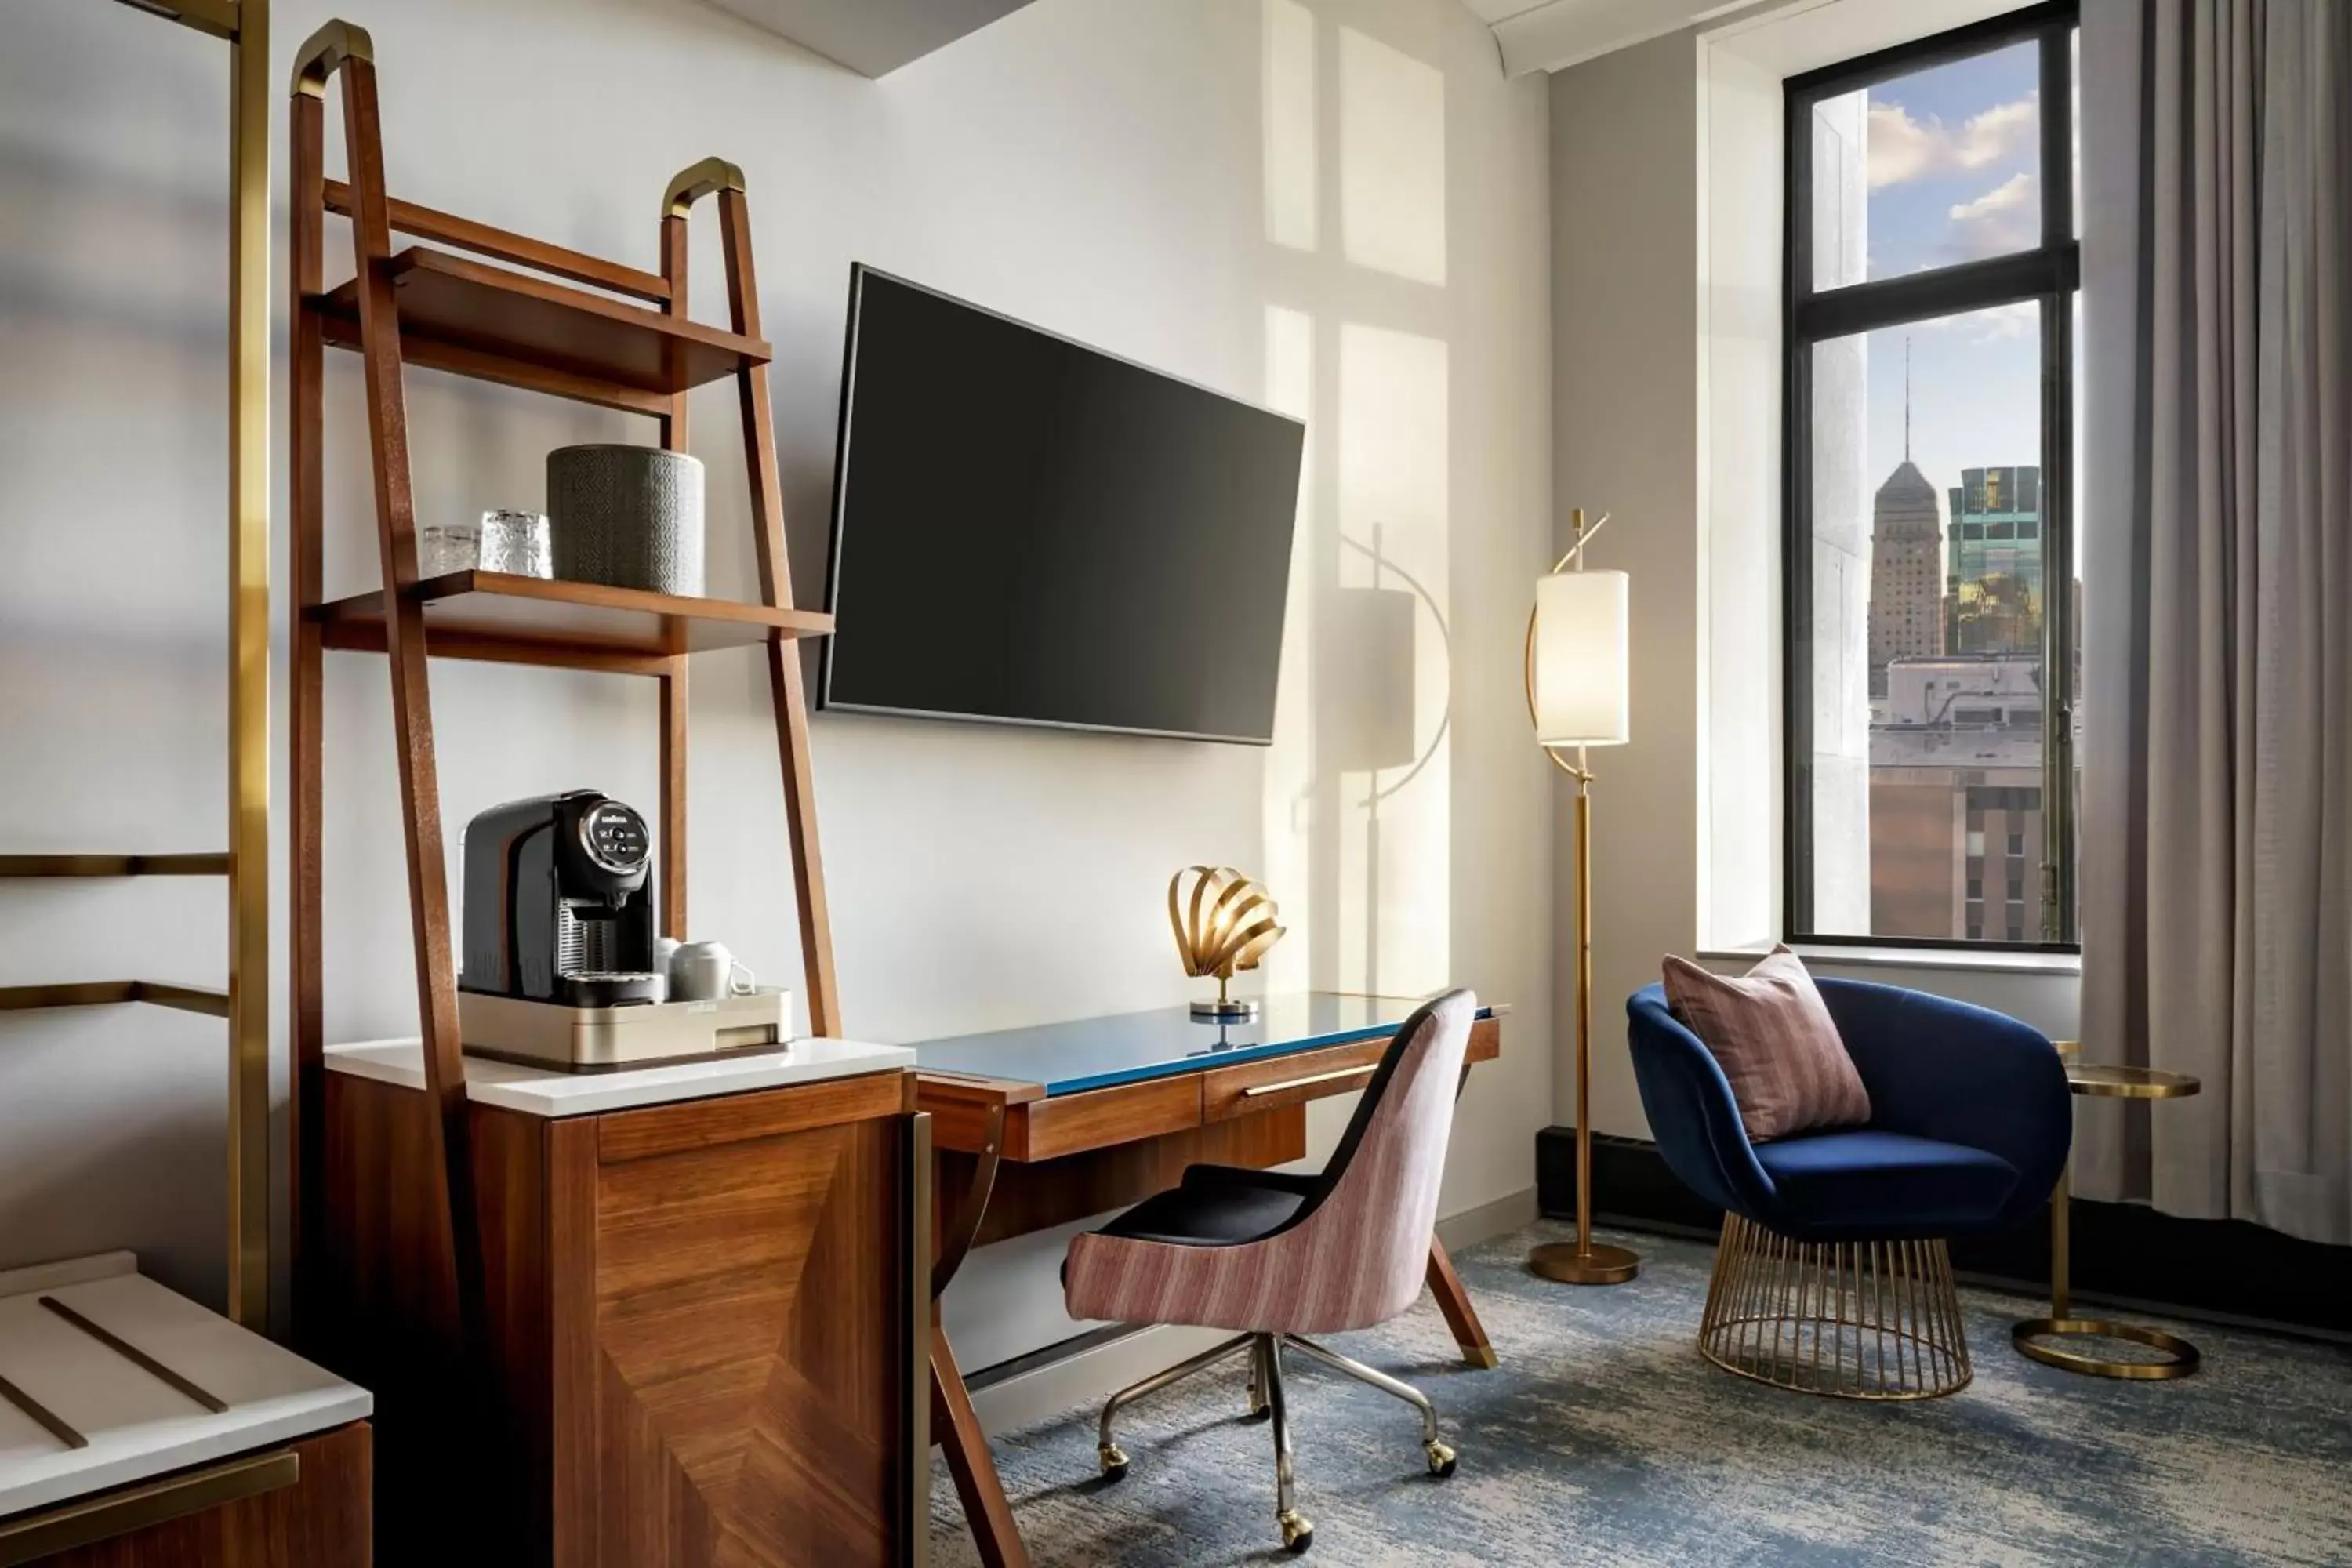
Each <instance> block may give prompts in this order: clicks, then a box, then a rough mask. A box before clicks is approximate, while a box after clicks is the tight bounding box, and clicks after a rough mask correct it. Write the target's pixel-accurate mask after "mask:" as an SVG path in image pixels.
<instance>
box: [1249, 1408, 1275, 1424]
mask: <svg viewBox="0 0 2352 1568" xmlns="http://www.w3.org/2000/svg"><path fill="white" fill-rule="evenodd" d="M1273 1414H1274V1406H1272V1405H1251V1406H1250V1407H1249V1410H1248V1412H1247V1413H1246V1414H1244V1415H1243V1416H1242V1419H1243V1420H1244V1421H1263V1420H1265V1418H1266V1417H1267V1416H1269V1415H1273Z"/></svg>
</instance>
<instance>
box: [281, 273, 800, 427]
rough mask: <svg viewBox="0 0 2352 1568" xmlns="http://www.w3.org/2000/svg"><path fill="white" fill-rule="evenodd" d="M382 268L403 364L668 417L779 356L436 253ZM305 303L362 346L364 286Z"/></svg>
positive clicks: (598, 297) (340, 339) (331, 336)
mask: <svg viewBox="0 0 2352 1568" xmlns="http://www.w3.org/2000/svg"><path fill="white" fill-rule="evenodd" d="M383 265H384V267H385V268H386V269H387V271H388V272H389V273H390V274H391V277H392V283H393V290H394V297H395V298H396V300H398V302H399V307H400V329H401V331H400V336H401V354H402V357H403V358H404V359H405V360H408V361H411V362H413V363H416V364H421V365H427V366H431V367H433V368H436V369H439V370H446V371H451V372H454V373H456V374H460V375H470V376H475V377H478V378H479V379H481V380H486V381H496V382H501V383H504V384H508V385H510V386H522V387H528V388H530V389H531V390H533V391H539V392H546V393H550V394H552V395H555V396H558V397H570V398H573V399H576V400H578V401H580V402H583V403H597V404H602V405H606V406H609V407H615V408H628V409H632V410H634V411H635V412H639V413H654V412H661V413H667V411H668V408H667V399H668V398H670V397H672V396H674V395H677V394H678V393H681V392H684V391H686V390H688V388H690V387H696V386H700V385H702V384H704V383H706V382H712V381H719V380H721V379H723V378H725V377H727V376H730V375H733V374H735V373H736V372H738V371H740V370H743V369H745V368H748V367H749V366H751V365H759V364H765V363H768V362H769V361H770V360H771V359H772V358H773V357H774V354H773V351H772V350H771V349H770V348H769V346H768V344H767V343H765V342H762V341H761V340H760V339H758V338H751V337H745V336H742V335H741V334H740V333H736V332H729V331H720V330H719V329H718V328H716V327H706V326H702V325H700V324H699V323H697V322H694V321H688V320H686V319H685V318H684V317H682V316H671V315H666V314H664V313H662V312H661V311H658V310H648V309H646V307H645V306H642V305H632V304H630V303H628V302H626V301H625V300H614V299H609V298H607V297H605V296H604V295H602V294H593V293H590V292H589V291H588V290H586V289H574V288H572V287H571V286H569V285H568V284H562V283H557V282H553V281H551V280H550V279H544V278H534V277H531V276H530V275H529V274H526V273H521V272H517V271H514V270H512V269H510V268H504V267H492V266H489V265H487V264H486V263H483V262H478V261H468V260H467V259H465V258H462V257H457V256H453V255H450V254H449V253H448V252H446V251H443V250H435V249H432V248H430V247H425V246H411V247H408V248H407V249H405V250H403V251H399V252H397V253H395V254H394V256H393V257H392V258H390V259H389V260H388V261H386V262H385V263H384V264H383ZM305 303H306V305H307V306H308V308H310V310H315V311H317V312H318V313H319V316H320V328H321V331H322V335H323V336H324V337H325V338H326V341H327V342H331V343H334V344H336V345H337V346H338V347H341V348H347V349H357V348H358V347H359V346H360V339H359V280H358V279H352V281H350V282H348V283H345V284H344V285H342V287H341V288H339V289H330V290H329V291H328V292H326V293H324V294H314V295H311V296H310V297H309V299H308V300H306V301H305ZM656 403H658V405H659V406H658V408H656V406H654V405H656Z"/></svg>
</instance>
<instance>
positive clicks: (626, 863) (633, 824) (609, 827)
mask: <svg viewBox="0 0 2352 1568" xmlns="http://www.w3.org/2000/svg"><path fill="white" fill-rule="evenodd" d="M580 847H581V848H582V849H583V850H585V851H586V852H587V855H588V858H589V859H590V860H592V861H593V862H595V863H596V864H597V865H599V866H601V867H603V868H604V869H605V870H607V871H611V872H613V873H614V874H615V875H619V876H627V875H628V874H629V873H631V872H633V871H635V870H637V869H639V868H641V867H643V866H644V865H645V863H646V857H647V856H649V855H650V854H652V852H653V836H652V834H651V833H649V832H647V831H646V819H645V818H644V817H642V816H638V815H637V814H636V812H635V810H633V809H631V808H630V807H628V806H625V805H622V804H621V803H620V802H619V801H617V800H608V801H604V802H603V803H602V804H600V805H597V806H596V808H595V809H594V810H593V811H591V812H589V813H588V814H587V815H586V816H583V817H582V818H581V819H580Z"/></svg>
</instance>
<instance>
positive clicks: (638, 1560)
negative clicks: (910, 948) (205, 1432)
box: [299, 1070, 931, 1568]
mask: <svg viewBox="0 0 2352 1568" xmlns="http://www.w3.org/2000/svg"><path fill="white" fill-rule="evenodd" d="M913 1094H914V1090H913V1079H912V1078H911V1076H910V1075H908V1074H907V1073H904V1072H902V1071H898V1070H888V1071H874V1072H866V1073H862V1074H858V1075H856V1076H850V1077H838V1078H832V1079H824V1080H822V1081H816V1082H810V1083H803V1084H796V1085H793V1086H791V1087H786V1088H780V1089H762V1090H757V1091H752V1092H744V1093H735V1094H727V1095H723V1096H720V1097H717V1098H705V1099H696V1100H683V1101H678V1102H676V1103H668V1104H659V1105H654V1106H649V1107H645V1108H639V1109H630V1110H615V1111H609V1112H604V1113H597V1114H576V1115H555V1116H551V1115H543V1114H531V1113H529V1112H527V1111H521V1110H511V1109H505V1108H502V1107H500V1106H498V1105H494V1104H484V1103H482V1102H481V1101H480V1099H479V1097H478V1095H477V1098H476V1100H474V1102H473V1103H471V1104H470V1105H469V1107H468V1110H469V1120H470V1125H471V1133H472V1137H471V1149H472V1156H473V1160H474V1171H475V1177H474V1184H475V1188H476V1194H477V1200H478V1202H477V1208H478V1214H479V1215H480V1225H481V1232H482V1247H483V1252H484V1256H485V1259H486V1265H487V1268H486V1272H487V1297H488V1307H487V1310H486V1317H487V1319H488V1322H487V1336H486V1337H487V1339H488V1344H487V1345H484V1346H478V1347H475V1348H471V1349H469V1348H468V1347H467V1346H466V1345H464V1344H462V1343H461V1341H460V1336H459V1334H458V1332H457V1306H456V1289H455V1286H454V1283H453V1279H452V1274H451V1268H450V1261H449V1259H450V1252H449V1239H448V1233H447V1224H446V1217H445V1216H444V1215H443V1214H442V1213H441V1212H440V1205H439V1194H438V1189H437V1186H436V1177H437V1174H438V1167H437V1164H436V1162H435V1161H434V1160H433V1158H432V1155H431V1142H430V1128H429V1126H428V1123H427V1121H426V1117H427V1115H428V1110H427V1104H428V1102H427V1100H426V1098H425V1095H424V1094H423V1093H422V1092H421V1091H420V1090H418V1089H411V1088H406V1087H403V1086H401V1085H399V1084H396V1083H393V1082H387V1081H382V1080H380V1079H372V1078H367V1077H362V1076H356V1075H354V1074H352V1073H349V1072H341V1071H334V1072H330V1073H329V1074H328V1075H327V1085H326V1105H325V1110H326V1121H327V1126H326V1128H325V1130H324V1131H325V1133H326V1147H327V1149H328V1151H329V1155H328V1160H327V1168H326V1172H325V1175H326V1183H325V1191H324V1193H323V1194H321V1196H322V1198H323V1201H324V1202H325V1204H326V1205H327V1208H328V1213H327V1215H325V1216H324V1218H325V1225H324V1226H323V1227H322V1228H323V1233H324V1236H325V1242H324V1248H325V1253H326V1256H325V1257H323V1258H320V1259H319V1260H318V1266H317V1267H316V1268H311V1267H310V1266H308V1265H306V1267H305V1279H306V1280H308V1281H309V1286H308V1289H309V1292H310V1300H306V1301H304V1302H302V1303H300V1304H299V1305H300V1310H301V1312H302V1315H303V1321H305V1322H306V1323H307V1324H310V1325H311V1330H310V1331H309V1333H308V1334H306V1339H307V1341H308V1348H309V1349H310V1351H311V1352H312V1353H314V1354H315V1355H317V1356H318V1357H319V1358H320V1360H321V1361H323V1362H324V1363H326V1364H328V1365H329V1366H331V1367H333V1368H335V1369H336V1370H337V1371H338V1372H340V1373H342V1374H343V1375H345V1376H348V1377H351V1378H352V1379H353V1380H355V1381H357V1382H360V1383H362V1384H365V1385H366V1386H368V1387H370V1388H372V1389H373V1390H375V1391H377V1397H378V1403H377V1430H378V1460H377V1474H378V1478H379V1482H378V1488H377V1495H378V1497H379V1498H380V1499H381V1500H383V1506H381V1507H379V1509H378V1510H377V1521H378V1529H377V1541H378V1544H379V1547H380V1549H381V1552H382V1561H383V1562H385V1563H451V1562H454V1561H456V1560H457V1559H456V1558H453V1557H452V1555H451V1553H452V1551H453V1550H455V1551H457V1552H458V1553H459V1554H460V1555H461V1556H462V1557H463V1558H464V1560H466V1561H480V1562H495V1563H501V1564H506V1563H516V1564H526V1563H551V1564H561V1565H562V1568H672V1565H675V1568H689V1565H693V1568H700V1565H703V1564H710V1563H722V1562H723V1563H743V1564H754V1565H766V1564H774V1565H777V1568H786V1565H790V1568H820V1565H821V1568H851V1565H853V1564H854V1565H858V1568H864V1565H866V1564H877V1565H879V1564H888V1563H911V1562H913V1561H915V1553H916V1549H917V1543H918V1542H919V1535H920V1532H921V1531H924V1530H926V1529H927V1528H928V1522H929V1495H928V1494H929V1465H928V1462H927V1458H928V1452H929V1441H928V1437H927V1435H926V1434H927V1418H926V1412H927V1408H928V1382H927V1379H928V1372H927V1360H926V1358H927V1356H928V1350H929V1289H928V1268H929V1262H928V1247H929V1235H928V1217H927V1216H928V1212H929V1204H930V1201H931V1199H930V1188H929V1148H928V1139H927V1125H928V1124H927V1123H925V1122H922V1121H919V1120H918V1119H917V1118H916V1117H915V1115H914V1114H913ZM919 1258H920V1259H922V1261H921V1262H920V1264H918V1259H919ZM458 1536H462V1537H463V1539H462V1540H460V1539H457V1537H458Z"/></svg>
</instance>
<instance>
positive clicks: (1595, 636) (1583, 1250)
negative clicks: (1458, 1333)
mask: <svg viewBox="0 0 2352 1568" xmlns="http://www.w3.org/2000/svg"><path fill="white" fill-rule="evenodd" d="M1573 515H1574V518H1575V522H1576V543H1575V544H1574V545H1573V546H1571V547H1570V550H1569V552H1568V553H1567V554H1565V555H1563V556H1561V557H1560V558H1559V563H1557V564H1555V565H1554V566H1553V567H1552V569H1551V571H1550V572H1549V573H1548V574H1545V575H1544V576H1542V577H1539V578H1538V579H1537V580H1536V605H1535V608H1534V609H1532V610H1530V611H1529V612H1528V653H1527V684H1528V719H1530V720H1532V721H1534V723H1535V727H1536V742H1537V744H1538V745H1540V746H1542V747H1543V749H1544V755H1546V756H1547V757H1549V758H1550V759H1551V762H1552V765H1553V766H1554V767H1557V768H1558V769H1559V771H1560V772H1562V773H1566V774H1567V775H1568V776H1569V777H1570V778H1572V779H1574V780H1575V781H1576V1240H1575V1241H1574V1242H1573V1243H1572V1244H1571V1243H1569V1242H1552V1243H1549V1244H1548V1245H1546V1246H1543V1247H1537V1248H1536V1249H1535V1250H1534V1251H1533V1252H1531V1253H1529V1254H1528V1268H1532V1269H1534V1270H1535V1271H1536V1272H1537V1273H1538V1274H1540V1275H1542V1276H1543V1277H1544V1278H1545V1279H1556V1280H1559V1282H1560V1283H1562V1284H1564V1285H1622V1284H1623V1283H1624V1282H1625V1281H1626V1280H1628V1279H1632V1278H1633V1276H1634V1274H1635V1273H1636V1272H1637V1271H1638V1270H1639V1269H1640V1268H1641V1267H1642V1260H1641V1258H1640V1257H1639V1256H1638V1255H1636V1254H1634V1253H1633V1252H1631V1251H1629V1250H1627V1249H1626V1248H1624V1247H1609V1246H1604V1245H1596V1244H1595V1243H1594V1242H1593V1239H1592V769H1591V766H1590V765H1589V764H1588V763H1586V761H1585V750H1586V748H1587V747H1591V746H1622V745H1623V744H1624V743H1625V741H1626V737H1627V734H1628V732H1629V728H1630V726H1629V722H1628V719H1629V711H1628V710H1630V709H1631V707H1632V705H1633V704H1632V694H1631V690H1630V685H1631V683H1630V681H1629V680H1628V679H1627V665H1628V662H1629V654H1628V650H1627V646H1626V645H1627V643H1628V642H1629V641H1630V640H1631V639H1630V637H1629V634H1628V624H1627V623H1628V614H1627V611H1628V601H1629V599H1630V596H1631V595H1630V592H1629V579H1628V578H1627V577H1626V575H1625V574H1624V573H1622V572H1587V571H1586V570H1585V569H1584V547H1585V545H1586V544H1587V543H1589V542H1591V539H1592V536H1593V535H1594V534H1596V533H1598V532H1600V531H1601V524H1602V523H1606V522H1607V521H1609V517H1608V514H1607V513H1605V512H1604V513H1602V514H1601V521H1600V522H1596V523H1594V524H1592V525H1591V527H1589V528H1588V527H1586V526H1585V522H1584V509H1583V508H1582V507H1579V508H1577V509H1576V511H1575V513H1574V514H1573ZM1571 746H1572V747H1574V748H1575V750H1576V761H1575V762H1573V763H1570V762H1569V761H1568V760H1567V759H1566V758H1565V757H1563V756H1561V755H1560V752H1563V751H1565V750H1567V749H1568V748H1570V747H1571Z"/></svg>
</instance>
